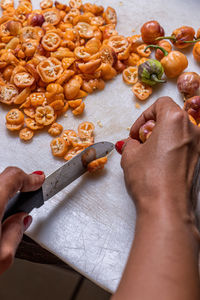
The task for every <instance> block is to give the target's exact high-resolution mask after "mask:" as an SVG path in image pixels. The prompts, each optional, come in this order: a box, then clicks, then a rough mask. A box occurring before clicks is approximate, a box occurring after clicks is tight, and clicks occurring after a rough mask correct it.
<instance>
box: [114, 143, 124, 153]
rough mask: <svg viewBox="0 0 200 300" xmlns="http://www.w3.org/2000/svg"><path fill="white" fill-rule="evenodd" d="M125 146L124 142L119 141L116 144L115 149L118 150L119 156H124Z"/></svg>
mask: <svg viewBox="0 0 200 300" xmlns="http://www.w3.org/2000/svg"><path fill="white" fill-rule="evenodd" d="M123 146H124V141H123V140H122V141H118V142H117V143H116V144H115V149H116V150H117V152H118V153H119V154H122V147H123Z"/></svg>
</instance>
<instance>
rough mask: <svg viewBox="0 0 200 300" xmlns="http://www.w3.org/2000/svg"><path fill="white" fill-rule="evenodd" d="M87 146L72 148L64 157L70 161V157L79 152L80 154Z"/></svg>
mask: <svg viewBox="0 0 200 300" xmlns="http://www.w3.org/2000/svg"><path fill="white" fill-rule="evenodd" d="M84 149H85V148H80V147H75V148H72V149H70V150H69V151H68V152H67V154H66V155H65V156H64V159H65V160H67V161H69V160H70V159H72V158H73V157H75V156H76V155H77V154H79V153H80V152H82V151H83V150H84Z"/></svg>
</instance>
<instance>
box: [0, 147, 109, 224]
mask: <svg viewBox="0 0 200 300" xmlns="http://www.w3.org/2000/svg"><path fill="white" fill-rule="evenodd" d="M113 149H114V144H112V143H110V142H99V143H96V144H93V145H91V146H90V147H88V148H86V149H85V150H84V151H82V152H81V153H79V154H78V155H76V156H75V157H74V158H72V159H71V160H69V161H68V162H66V163H65V164H64V165H63V166H62V167H60V168H59V169H57V170H56V171H55V172H53V173H52V174H50V175H49V176H48V177H47V178H46V179H45V182H44V183H43V185H42V187H41V188H40V189H39V190H37V191H34V192H26V193H22V192H18V193H17V194H16V195H15V196H14V197H13V198H11V199H10V200H9V202H8V205H7V207H6V210H5V213H4V217H3V221H4V220H5V219H6V218H8V217H9V216H11V215H13V214H16V213H18V212H26V213H30V212H31V211H32V210H33V209H34V208H39V207H41V206H42V205H43V204H44V202H45V201H47V200H49V199H50V198H52V197H53V196H54V195H55V194H57V193H58V192H60V191H61V190H62V189H64V188H65V187H66V186H68V185H69V184H70V183H72V182H73V181H74V180H76V179H77V178H79V177H80V176H81V175H83V174H84V173H85V172H86V171H87V164H88V163H90V162H91V161H93V160H95V159H97V158H100V157H104V156H106V155H107V154H109V153H110V152H111V151H112V150H113Z"/></svg>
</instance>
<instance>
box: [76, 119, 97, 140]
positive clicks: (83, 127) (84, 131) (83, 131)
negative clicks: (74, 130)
mask: <svg viewBox="0 0 200 300" xmlns="http://www.w3.org/2000/svg"><path fill="white" fill-rule="evenodd" d="M94 128H95V127H94V124H93V123H91V122H82V123H81V124H79V126H78V135H79V137H80V138H88V137H89V138H90V137H91V136H92V135H93V131H94Z"/></svg>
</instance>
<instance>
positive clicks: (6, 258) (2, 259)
mask: <svg viewBox="0 0 200 300" xmlns="http://www.w3.org/2000/svg"><path fill="white" fill-rule="evenodd" d="M14 255H15V253H14V251H13V250H12V249H6V250H5V251H4V252H3V253H2V254H0V263H1V269H3V270H7V269H8V268H10V267H11V266H12V264H13V261H14Z"/></svg>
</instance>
